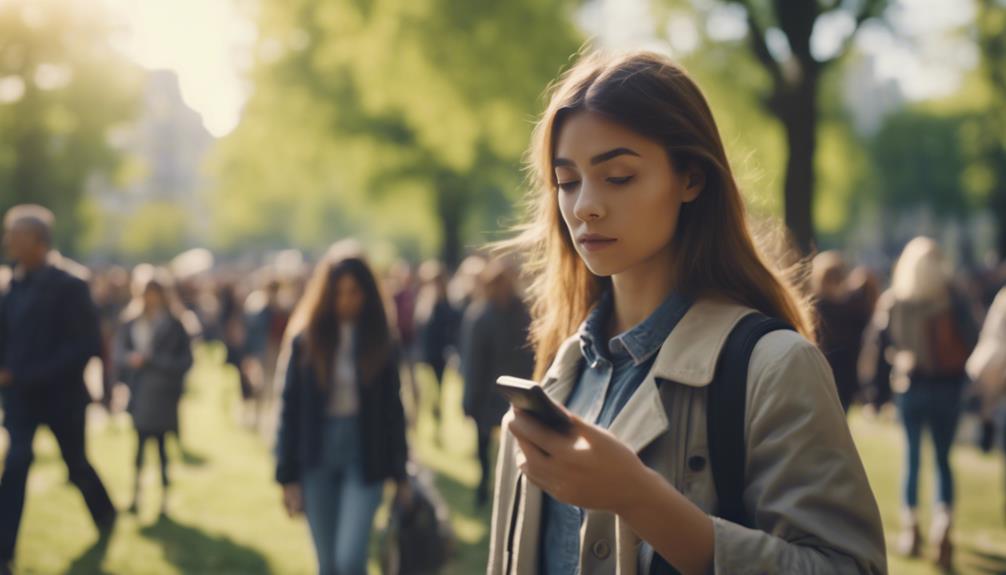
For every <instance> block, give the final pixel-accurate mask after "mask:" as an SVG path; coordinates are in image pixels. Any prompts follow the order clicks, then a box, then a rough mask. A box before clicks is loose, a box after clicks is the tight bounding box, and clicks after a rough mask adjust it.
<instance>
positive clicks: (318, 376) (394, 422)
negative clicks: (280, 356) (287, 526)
mask: <svg viewBox="0 0 1006 575" xmlns="http://www.w3.org/2000/svg"><path fill="white" fill-rule="evenodd" d="M288 329H290V330H292V331H290V332H289V333H292V334H294V337H293V339H292V342H291V347H290V350H289V358H288V363H287V365H286V384H285V387H284V389H283V407H282V411H281V418H280V422H279V437H278V440H277V445H276V448H277V458H278V462H277V469H276V479H277V481H279V483H281V484H282V485H283V501H284V504H285V506H286V509H287V512H288V513H289V514H290V515H291V516H294V515H296V514H298V513H300V512H302V511H303V512H305V513H306V515H307V520H308V524H309V526H310V528H311V535H312V537H313V539H314V545H315V550H316V551H317V554H318V572H319V573H320V574H322V575H332V574H335V573H338V574H340V575H347V574H348V575H358V574H364V573H366V569H367V549H368V541H369V538H370V531H371V528H372V524H373V520H374V513H375V512H376V511H377V507H378V505H379V504H380V502H381V495H382V493H383V491H384V490H383V486H384V481H385V480H387V479H394V480H395V481H397V482H398V497H400V498H403V499H408V497H409V495H408V493H409V491H408V483H407V481H406V474H405V463H406V457H407V452H406V451H407V450H406V443H405V418H404V414H403V411H402V403H401V399H400V398H399V376H398V355H397V353H396V351H395V346H394V342H393V341H392V338H391V330H390V327H389V324H388V318H387V315H386V313H385V309H384V304H383V303H382V299H381V294H380V290H379V288H378V285H377V280H376V279H375V277H374V274H373V272H372V271H371V269H370V267H369V266H368V265H367V263H366V262H365V261H364V260H363V259H361V258H359V257H355V256H343V255H339V254H337V253H330V254H329V255H328V256H327V257H326V258H325V259H324V260H323V261H322V262H321V263H319V264H318V267H317V268H316V269H315V272H314V276H313V277H312V279H311V282H310V284H309V285H308V287H307V290H306V292H305V295H304V297H303V299H302V300H301V302H300V303H299V304H298V307H297V310H296V311H295V312H294V315H293V317H292V319H291V322H290V326H289V328H288Z"/></svg>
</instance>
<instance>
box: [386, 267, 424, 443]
mask: <svg viewBox="0 0 1006 575" xmlns="http://www.w3.org/2000/svg"><path fill="white" fill-rule="evenodd" d="M388 279H389V284H390V286H391V290H392V292H391V299H392V302H394V306H395V309H394V313H395V315H394V324H395V331H396V333H397V334H398V344H399V349H400V350H401V352H400V353H401V358H400V361H401V363H402V368H404V372H405V381H404V382H403V383H404V385H405V388H406V389H407V390H408V394H409V399H410V402H409V403H410V408H411V409H410V411H409V418H410V422H409V424H410V426H414V425H415V424H416V421H417V420H418V418H419V401H420V400H419V396H420V390H419V381H418V380H417V379H416V351H417V350H416V323H415V316H416V296H417V288H416V277H415V274H414V273H413V272H412V264H410V263H409V262H407V261H405V260H399V261H397V262H395V264H394V265H393V266H391V269H390V270H389V273H388Z"/></svg>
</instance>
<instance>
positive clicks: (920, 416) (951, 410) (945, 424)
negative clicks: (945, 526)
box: [898, 379, 961, 509]
mask: <svg viewBox="0 0 1006 575" xmlns="http://www.w3.org/2000/svg"><path fill="white" fill-rule="evenodd" d="M960 404H961V384H960V383H959V382H956V381H947V380H935V381H934V380H926V379H913V381H912V384H911V386H909V388H908V390H907V391H906V392H905V393H903V394H901V395H900V396H898V410H899V412H900V414H901V422H902V424H903V425H904V428H905V438H906V440H907V444H908V445H907V447H908V453H907V455H908V458H907V468H906V470H905V479H904V481H905V483H904V492H903V495H902V496H903V500H904V504H905V506H907V507H909V508H911V509H914V508H915V507H917V506H918V504H919V454H920V451H921V450H922V430H923V428H925V427H928V428H929V433H930V434H931V435H932V438H933V448H934V451H935V452H936V471H937V500H938V501H939V502H940V503H942V504H944V505H946V506H947V507H952V506H953V503H954V476H953V471H952V470H951V469H950V448H951V446H952V445H953V443H954V435H955V434H956V433H957V420H958V418H959V415H960Z"/></svg>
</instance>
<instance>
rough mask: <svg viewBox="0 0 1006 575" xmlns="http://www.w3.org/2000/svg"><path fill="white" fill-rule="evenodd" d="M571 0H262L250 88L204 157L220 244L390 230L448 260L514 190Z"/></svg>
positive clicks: (556, 63) (562, 54) (562, 53)
mask: <svg viewBox="0 0 1006 575" xmlns="http://www.w3.org/2000/svg"><path fill="white" fill-rule="evenodd" d="M570 4H571V3H569V2H548V3H542V2H533V1H531V0H522V1H517V2H491V1H488V0H480V1H467V2H460V1H450V0H380V1H375V2H369V3H363V2H354V1H351V0H339V1H331V2H318V1H316V0H296V1H289V0H284V1H280V0H266V1H264V2H263V3H262V4H261V12H260V14H259V17H258V21H259V22H260V41H259V45H258V55H259V58H258V62H257V65H256V67H255V70H254V74H253V80H254V86H255V91H254V94H253V96H252V99H251V101H250V102H249V104H248V107H247V108H246V111H245V114H244V118H243V120H242V123H241V125H240V126H239V127H238V129H237V130H236V131H235V132H234V134H233V135H231V136H230V137H228V138H227V139H226V140H225V141H224V142H223V144H222V146H221V148H220V150H219V153H218V154H217V156H216V158H215V159H214V163H213V169H214V172H215V173H216V175H217V178H218V181H219V187H218V189H217V191H216V194H215V198H214V204H215V206H216V209H215V210H214V215H215V219H216V222H217V224H218V225H217V229H218V230H219V237H218V240H219V241H220V243H222V244H223V245H232V244H234V243H237V242H246V241H247V240H249V239H256V240H260V241H269V240H281V239H282V240H287V241H292V242H294V243H296V244H298V245H302V246H318V245H322V244H324V243H327V242H329V241H331V240H332V239H335V238H336V237H339V236H342V235H347V234H357V235H361V236H363V237H365V238H376V237H378V233H377V232H378V230H379V229H381V228H385V229H391V230H395V231H396V233H395V234H394V235H396V236H398V237H397V238H396V240H397V241H398V242H399V243H401V244H402V245H403V247H405V246H410V245H413V246H414V244H415V241H416V240H418V241H419V243H420V244H421V245H423V246H433V245H435V244H437V243H440V244H442V245H443V246H444V252H445V255H446V256H447V257H448V258H449V259H450V258H454V257H456V256H457V252H458V251H459V250H460V247H461V245H462V243H466V240H472V239H476V238H462V237H461V233H462V231H463V230H464V229H465V223H466V222H467V221H470V220H471V219H472V218H477V217H479V215H480V214H479V212H480V210H481V209H482V208H484V207H486V206H494V207H498V206H499V202H494V201H493V200H492V199H493V198H494V197H499V196H507V195H511V194H512V192H513V191H515V190H517V188H518V187H519V184H520V181H521V173H520V169H519V162H520V155H521V151H522V150H523V149H524V147H525V146H526V145H527V142H528V137H529V135H530V129H531V121H530V118H531V114H532V112H533V111H535V110H537V109H539V108H540V105H539V104H538V96H539V94H541V92H542V91H543V89H544V87H545V86H546V84H547V83H548V82H549V81H550V80H551V79H552V78H553V77H555V76H556V74H557V73H558V71H559V69H560V68H561V66H562V65H563V63H564V62H565V61H566V59H567V58H568V56H569V54H571V53H572V52H573V51H574V50H575V49H576V46H577V44H578V42H579V39H578V38H577V35H576V33H575V31H574V29H573V25H572V18H571V6H570ZM511 197H512V195H511ZM374 198H378V199H379V201H377V202H376V203H372V200H373V199H374ZM237 203H242V204H243V205H242V206H240V207H237V206H236V205H235V204H237ZM319 213H321V214H325V216H326V218H327V225H326V226H324V227H317V226H314V227H312V226H311V225H310V224H309V223H308V220H310V219H312V218H317V217H318V214H319ZM495 215H499V214H495ZM483 217H484V214H483ZM375 222H380V223H379V224H376V225H375ZM438 224H439V226H438ZM438 227H439V229H438Z"/></svg>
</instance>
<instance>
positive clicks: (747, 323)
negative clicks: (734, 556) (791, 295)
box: [706, 313, 793, 526]
mask: <svg viewBox="0 0 1006 575" xmlns="http://www.w3.org/2000/svg"><path fill="white" fill-rule="evenodd" d="M782 329H787V330H792V329H793V327H792V326H790V325H789V324H788V323H786V322H784V321H782V320H779V319H775V318H772V317H768V316H766V315H763V314H760V313H753V314H750V315H748V316H746V317H744V318H743V319H741V320H740V322H738V323H737V326H736V327H734V329H733V331H732V332H731V333H730V337H729V338H727V342H726V344H725V345H724V346H723V351H722V352H721V353H720V358H719V361H718V364H717V366H716V375H715V377H714V378H713V382H712V384H710V385H709V388H708V390H707V393H708V395H707V396H706V434H707V436H708V441H709V463H710V465H711V467H712V472H713V481H714V482H715V483H716V499H718V500H719V508H718V509H717V512H716V516H717V517H721V518H723V519H726V520H728V521H732V522H734V523H738V524H740V525H747V526H750V523H749V519H750V518H749V517H748V516H747V513H746V512H745V510H744V500H743V496H744V485H745V478H744V467H745V464H746V462H747V449H746V438H745V436H744V435H745V434H744V427H745V425H744V424H745V421H746V417H745V415H746V407H747V385H748V364H749V363H750V362H751V353H752V352H753V351H754V348H755V345H757V344H758V341H759V340H761V338H762V336H764V335H765V334H767V333H770V332H773V331H778V330H782Z"/></svg>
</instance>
